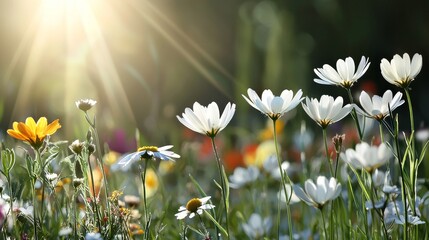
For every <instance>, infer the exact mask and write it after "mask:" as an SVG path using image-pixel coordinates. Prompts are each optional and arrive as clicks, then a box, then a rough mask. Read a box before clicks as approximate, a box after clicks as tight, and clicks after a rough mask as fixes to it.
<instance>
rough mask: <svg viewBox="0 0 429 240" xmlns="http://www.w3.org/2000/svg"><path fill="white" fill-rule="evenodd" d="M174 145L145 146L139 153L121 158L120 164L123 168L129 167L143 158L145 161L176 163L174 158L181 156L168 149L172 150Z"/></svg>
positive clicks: (138, 150)
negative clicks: (157, 160)
mask: <svg viewBox="0 0 429 240" xmlns="http://www.w3.org/2000/svg"><path fill="white" fill-rule="evenodd" d="M172 147H173V145H167V146H163V147H155V146H144V147H140V148H139V149H137V152H133V153H130V154H127V155H126V156H125V157H123V158H121V159H120V160H119V162H118V164H119V165H122V167H125V166H127V165H128V164H130V163H133V162H135V161H137V160H140V159H141V158H144V159H150V158H153V159H160V160H171V161H174V158H180V155H178V154H176V153H174V152H173V151H169V150H168V149H170V148H172Z"/></svg>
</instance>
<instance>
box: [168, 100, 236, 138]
mask: <svg viewBox="0 0 429 240" xmlns="http://www.w3.org/2000/svg"><path fill="white" fill-rule="evenodd" d="M234 113H235V104H231V103H228V104H227V105H226V107H225V110H223V113H222V116H220V113H219V107H218V106H217V104H216V103H215V102H212V103H210V104H209V105H208V106H207V107H204V106H202V105H201V104H199V103H198V102H195V103H194V105H193V109H190V108H186V109H185V112H184V113H182V117H179V116H176V117H177V119H178V120H179V121H180V122H181V123H182V124H183V125H185V127H187V128H189V129H191V130H192V131H195V132H198V133H201V134H205V135H207V136H209V137H214V136H216V134H217V133H218V132H220V131H222V130H223V129H224V128H225V127H226V126H227V125H228V123H229V122H230V121H231V119H232V117H233V116H234ZM219 116H220V117H219Z"/></svg>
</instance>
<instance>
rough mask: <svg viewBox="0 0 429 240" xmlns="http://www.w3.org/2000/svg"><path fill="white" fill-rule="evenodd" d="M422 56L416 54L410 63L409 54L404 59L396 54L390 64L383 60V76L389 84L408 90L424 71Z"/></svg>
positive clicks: (381, 65) (381, 66) (381, 67)
mask: <svg viewBox="0 0 429 240" xmlns="http://www.w3.org/2000/svg"><path fill="white" fill-rule="evenodd" d="M422 64H423V59H422V55H420V54H418V53H416V54H414V56H413V59H412V60H411V61H410V56H408V53H404V55H403V57H402V58H401V56H399V55H398V54H396V55H395V56H393V59H392V60H391V61H390V62H389V61H388V60H387V59H385V58H383V59H382V60H381V63H380V69H381V74H382V75H383V77H384V79H386V81H388V82H389V83H391V84H393V85H396V86H398V87H401V88H407V87H408V86H409V85H410V83H411V82H412V81H414V78H415V77H416V76H417V75H418V74H419V73H420V70H421V69H422Z"/></svg>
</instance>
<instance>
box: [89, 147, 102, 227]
mask: <svg viewBox="0 0 429 240" xmlns="http://www.w3.org/2000/svg"><path fill="white" fill-rule="evenodd" d="M88 166H89V172H90V174H91V185H92V194H91V196H92V204H91V205H92V207H93V211H95V217H96V218H97V226H98V229H99V231H101V222H100V216H99V215H98V214H99V212H98V204H97V198H96V196H95V195H96V194H95V184H94V175H93V173H92V166H91V162H90V155H89V154H88Z"/></svg>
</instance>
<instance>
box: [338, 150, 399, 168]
mask: <svg viewBox="0 0 429 240" xmlns="http://www.w3.org/2000/svg"><path fill="white" fill-rule="evenodd" d="M340 157H341V159H343V160H344V161H345V162H346V163H348V164H350V165H351V166H352V167H354V168H356V169H365V170H366V171H368V172H370V173H371V172H373V171H374V170H375V169H377V168H379V167H380V166H382V165H384V164H385V163H386V162H387V161H388V160H389V159H390V158H391V157H392V152H391V151H390V150H389V149H388V147H387V146H386V144H384V143H382V144H380V146H370V145H369V144H368V143H366V142H361V143H358V144H356V150H354V149H351V148H349V149H347V150H346V153H345V154H344V153H341V154H340Z"/></svg>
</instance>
